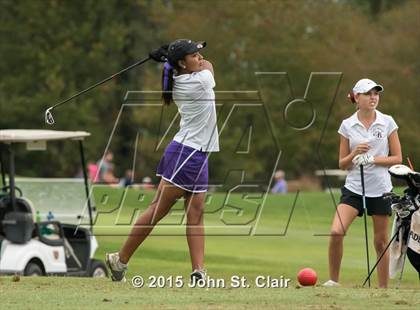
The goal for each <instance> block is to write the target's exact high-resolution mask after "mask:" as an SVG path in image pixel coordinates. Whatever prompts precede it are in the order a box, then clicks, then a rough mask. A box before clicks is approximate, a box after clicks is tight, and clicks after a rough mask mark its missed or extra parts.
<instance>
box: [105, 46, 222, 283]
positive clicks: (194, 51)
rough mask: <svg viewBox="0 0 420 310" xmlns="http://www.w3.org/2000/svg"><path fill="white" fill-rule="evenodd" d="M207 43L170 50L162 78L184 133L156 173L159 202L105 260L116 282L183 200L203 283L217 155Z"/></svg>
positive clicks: (195, 274) (196, 274) (196, 273)
mask: <svg viewBox="0 0 420 310" xmlns="http://www.w3.org/2000/svg"><path fill="white" fill-rule="evenodd" d="M205 46H206V43H205V42H193V41H191V40H185V39H182V40H176V41H174V42H172V43H171V44H170V45H169V47H168V62H167V63H165V65H164V69H163V73H162V89H163V95H162V97H163V100H164V103H165V104H167V105H169V104H170V103H171V102H172V101H174V102H175V104H176V105H177V107H178V112H179V114H180V116H181V121H180V130H179V131H178V133H177V134H176V135H175V137H174V138H173V140H172V142H170V143H169V145H168V146H167V147H166V149H165V152H164V154H163V156H162V159H161V161H160V163H159V166H158V168H157V175H158V176H160V177H161V180H160V183H159V186H158V189H157V192H156V196H155V198H154V199H153V201H152V203H151V204H150V206H149V207H148V208H147V209H146V211H144V213H143V214H141V216H140V217H139V218H138V219H137V221H136V223H135V224H134V226H133V228H132V230H131V233H130V235H129V236H128V238H127V240H126V241H125V243H124V244H123V246H122V248H121V249H120V251H119V252H117V253H111V254H107V255H106V263H107V265H108V267H109V269H110V270H111V278H112V280H113V281H125V272H126V270H127V264H128V261H129V260H130V258H131V256H132V255H133V254H134V252H135V251H136V249H137V248H138V247H139V246H140V244H142V242H143V241H144V240H145V239H146V238H147V236H148V235H149V234H150V232H151V231H152V229H153V228H154V226H155V225H156V224H157V223H158V222H159V221H160V220H161V219H162V218H163V217H164V216H165V215H166V214H167V213H168V211H169V210H170V209H171V207H172V206H173V205H174V204H175V203H176V202H177V200H178V199H180V198H182V197H183V198H185V210H186V215H187V228H186V230H187V231H186V234H187V241H188V247H189V251H190V257H191V264H192V273H191V280H192V281H194V280H199V279H204V277H205V276H206V273H205V270H204V221H203V212H204V200H205V195H206V191H207V187H208V164H207V159H208V152H218V151H219V140H218V136H219V135H218V131H217V123H216V108H215V95H214V91H213V88H214V87H215V85H216V83H215V81H214V71H213V66H212V64H211V63H210V62H209V61H207V60H204V58H203V56H202V55H201V54H200V50H201V49H202V48H203V47H205Z"/></svg>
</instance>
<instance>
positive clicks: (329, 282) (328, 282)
mask: <svg viewBox="0 0 420 310" xmlns="http://www.w3.org/2000/svg"><path fill="white" fill-rule="evenodd" d="M322 286H324V287H339V286H341V285H340V283H338V282H335V281H333V280H328V281H327V282H325V283H324V284H322Z"/></svg>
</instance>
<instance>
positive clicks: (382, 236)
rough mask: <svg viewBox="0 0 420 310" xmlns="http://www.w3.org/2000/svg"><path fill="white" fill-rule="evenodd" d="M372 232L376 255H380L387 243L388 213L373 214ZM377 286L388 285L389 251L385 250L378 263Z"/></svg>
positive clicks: (383, 286)
mask: <svg viewBox="0 0 420 310" xmlns="http://www.w3.org/2000/svg"><path fill="white" fill-rule="evenodd" d="M372 220H373V233H374V238H373V240H374V244H375V250H376V255H377V257H378V258H379V256H381V255H382V253H383V251H384V250H385V247H386V245H387V244H388V215H373V216H372ZM377 271H378V286H379V287H380V288H386V287H388V280H389V251H386V253H385V254H384V256H383V257H382V259H381V261H380V262H379V264H378V270H377Z"/></svg>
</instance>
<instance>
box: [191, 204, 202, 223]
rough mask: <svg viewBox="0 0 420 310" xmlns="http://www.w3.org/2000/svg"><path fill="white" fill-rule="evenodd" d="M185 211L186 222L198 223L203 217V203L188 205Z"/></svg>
mask: <svg viewBox="0 0 420 310" xmlns="http://www.w3.org/2000/svg"><path fill="white" fill-rule="evenodd" d="M187 212H188V213H187V219H188V222H197V223H198V222H199V221H200V220H201V219H202V217H203V213H204V204H193V205H190V206H188V211H187ZM192 224H193V223H192Z"/></svg>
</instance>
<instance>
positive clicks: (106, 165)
mask: <svg viewBox="0 0 420 310" xmlns="http://www.w3.org/2000/svg"><path fill="white" fill-rule="evenodd" d="M113 159H114V154H113V153H112V151H106V153H105V155H104V157H103V158H102V159H101V160H99V161H98V162H97V166H98V169H99V174H98V182H99V183H106V184H115V183H118V179H117V178H116V177H115V176H114V164H113V162H112V160H113Z"/></svg>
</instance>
